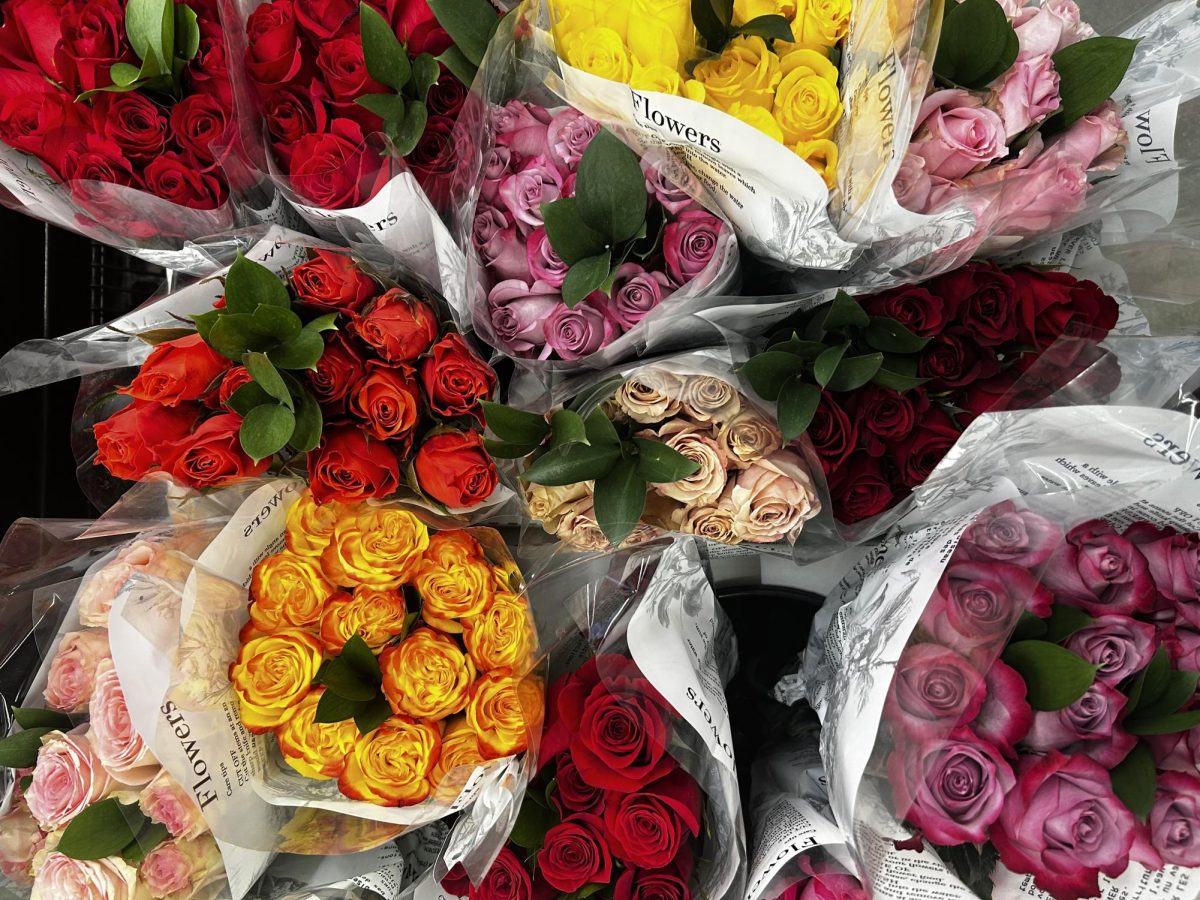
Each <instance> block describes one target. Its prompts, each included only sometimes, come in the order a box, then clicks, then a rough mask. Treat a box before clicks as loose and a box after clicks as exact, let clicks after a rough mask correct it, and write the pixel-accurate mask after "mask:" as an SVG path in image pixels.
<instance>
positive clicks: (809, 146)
mask: <svg viewBox="0 0 1200 900" xmlns="http://www.w3.org/2000/svg"><path fill="white" fill-rule="evenodd" d="M791 149H792V151H793V152H794V153H795V154H796V155H797V156H799V157H800V158H801V159H803V160H804V161H805V162H806V163H808V164H809V165H810V166H812V167H813V168H814V169H816V170H817V174H818V175H820V176H821V177H822V178H824V179H825V186H826V187H827V188H829V189H830V190H831V191H832V190H833V189H834V188H835V187H836V186H837V164H838V148H837V144H835V143H834V142H833V141H830V140H824V139H822V140H817V141H799V142H798V143H795V144H793V145H792V147H791Z"/></svg>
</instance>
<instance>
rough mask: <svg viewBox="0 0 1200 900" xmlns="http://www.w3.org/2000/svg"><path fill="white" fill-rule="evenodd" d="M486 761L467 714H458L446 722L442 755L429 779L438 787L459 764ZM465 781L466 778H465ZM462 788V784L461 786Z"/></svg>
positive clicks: (475, 764)
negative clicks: (468, 721) (468, 722)
mask: <svg viewBox="0 0 1200 900" xmlns="http://www.w3.org/2000/svg"><path fill="white" fill-rule="evenodd" d="M484 762H485V760H484V758H483V750H482V749H480V747H479V738H477V737H475V732H474V731H472V730H471V726H470V725H468V724H467V720H466V717H465V716H456V717H455V718H453V719H451V720H450V721H449V722H447V723H446V730H445V731H443V732H442V755H441V756H439V757H438V761H437V765H436V766H434V767H433V771H432V772H431V773H430V774H429V780H430V781H432V782H433V784H434V786H435V787H437V786H439V785H441V783H442V782H443V781H444V780H445V779H446V774H447V773H448V772H450V771H452V770H453V769H456V768H457V767H459V766H478V765H482V764H483V763H484ZM464 783H465V779H464ZM459 789H460V790H461V786H460V788H459Z"/></svg>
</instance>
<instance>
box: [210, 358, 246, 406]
mask: <svg viewBox="0 0 1200 900" xmlns="http://www.w3.org/2000/svg"><path fill="white" fill-rule="evenodd" d="M253 380H254V379H253V378H252V377H251V376H250V371H249V370H248V369H247V368H246V367H245V366H234V367H233V368H232V369H230V370H229V371H228V372H226V373H225V377H224V378H222V379H221V384H220V386H219V387H218V388H217V403H218V404H219V405H220V406H224V405H225V404H226V403H228V402H229V398H230V397H232V396H233V394H234V392H235V391H236V390H237V389H238V388H240V387H241V386H242V385H245V384H249V383H250V382H251V381H253Z"/></svg>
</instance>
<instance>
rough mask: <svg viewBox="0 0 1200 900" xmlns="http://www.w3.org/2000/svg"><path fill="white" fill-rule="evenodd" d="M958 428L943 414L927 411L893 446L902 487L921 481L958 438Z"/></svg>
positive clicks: (911, 485) (920, 482)
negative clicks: (911, 430) (911, 429)
mask: <svg viewBox="0 0 1200 900" xmlns="http://www.w3.org/2000/svg"><path fill="white" fill-rule="evenodd" d="M959 434H960V432H959V429H958V428H956V427H955V425H954V422H953V421H951V419H950V417H949V416H947V415H946V414H945V413H943V412H940V411H935V410H930V411H929V413H927V414H926V416H925V417H924V418H923V419H922V421H921V423H920V425H919V426H918V427H917V428H915V429H914V430H913V432H912V434H910V435H909V436H908V437H907V438H905V439H904V440H903V441H901V442H900V443H898V444H897V445H896V446H895V448H894V449H893V453H894V457H895V463H896V469H897V470H898V471H899V473H900V481H901V483H902V484H903V485H904V486H905V487H910V488H911V487H916V486H917V485H919V484H922V483H923V482H924V481H925V480H926V479H927V478H928V477H929V475H930V473H932V472H933V470H934V469H935V468H936V467H937V465H938V463H940V462H941V461H942V459H943V457H945V455H946V454H947V453H948V452H949V451H950V448H951V447H953V446H954V444H955V443H956V442H957V441H958V436H959Z"/></svg>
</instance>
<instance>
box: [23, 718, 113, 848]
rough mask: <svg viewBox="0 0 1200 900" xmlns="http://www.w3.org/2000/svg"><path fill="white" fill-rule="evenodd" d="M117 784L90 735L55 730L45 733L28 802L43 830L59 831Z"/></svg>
mask: <svg viewBox="0 0 1200 900" xmlns="http://www.w3.org/2000/svg"><path fill="white" fill-rule="evenodd" d="M116 787H117V785H116V782H114V781H113V779H112V776H110V775H109V774H108V772H107V771H106V770H105V768H104V766H103V765H102V764H101V763H100V760H99V759H98V758H97V756H96V752H95V750H93V749H92V744H91V741H89V740H88V738H87V735H85V734H81V733H80V732H79V730H78V729H77V730H75V731H72V732H70V733H69V734H63V733H62V732H61V731H51V732H48V733H47V734H44V735H42V746H41V749H40V750H38V758H37V765H36V766H34V769H33V781H32V782H30V784H29V789H28V790H26V791H25V802H26V803H27V804H28V805H29V811H30V813H32V814H33V817H34V818H35V819H36V820H37V823H38V825H40V826H41V828H42V830H43V831H55V830H57V829H59V828H62V827H63V826H64V825H66V824H67V823H68V822H69V821H71V820H72V819H73V818H75V817H76V816H77V815H79V813H81V812H82V811H83V809H84V807H86V806H90V805H91V804H93V803H95V802H96V801H97V800H103V799H104V798H105V797H107V796H108V795H109V794H110V793H112V791H113V790H115V789H116Z"/></svg>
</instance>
